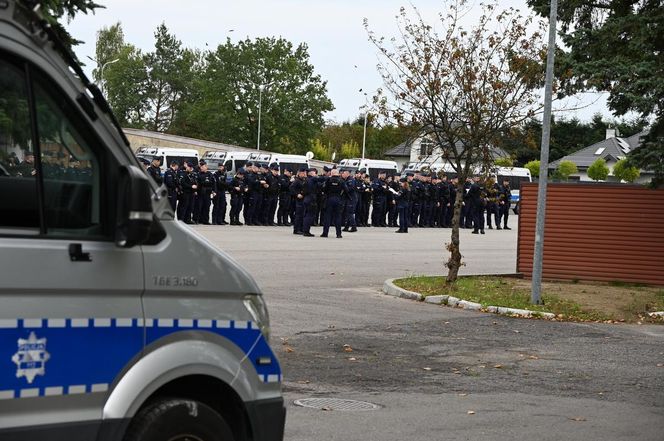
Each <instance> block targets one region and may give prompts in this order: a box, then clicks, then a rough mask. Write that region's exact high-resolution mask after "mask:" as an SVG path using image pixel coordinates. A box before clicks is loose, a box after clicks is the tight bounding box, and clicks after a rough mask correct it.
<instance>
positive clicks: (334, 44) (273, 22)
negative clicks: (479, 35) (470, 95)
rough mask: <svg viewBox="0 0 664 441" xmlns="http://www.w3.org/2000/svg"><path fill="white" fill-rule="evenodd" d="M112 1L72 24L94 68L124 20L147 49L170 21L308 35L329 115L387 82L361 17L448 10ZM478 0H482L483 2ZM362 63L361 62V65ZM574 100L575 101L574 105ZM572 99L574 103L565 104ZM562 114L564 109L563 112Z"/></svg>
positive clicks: (203, 36)
mask: <svg viewBox="0 0 664 441" xmlns="http://www.w3.org/2000/svg"><path fill="white" fill-rule="evenodd" d="M98 3H101V4H103V5H105V6H106V9H100V10H98V11H97V13H96V14H95V15H82V14H80V15H79V16H78V17H77V18H76V19H75V20H74V21H72V22H71V23H70V24H69V25H68V29H69V31H70V32H71V33H72V34H73V36H74V37H75V38H77V39H79V40H83V41H85V44H83V45H80V46H78V47H76V49H75V50H76V53H77V55H78V56H79V58H80V59H81V60H83V61H84V62H86V63H87V64H88V66H87V67H86V70H87V71H88V73H90V72H91V70H92V68H94V67H95V66H94V63H93V62H91V61H90V60H88V58H87V57H88V56H92V57H93V56H94V44H95V38H96V32H97V31H98V30H99V29H100V28H102V27H104V26H110V25H112V24H114V23H116V22H118V21H120V22H121V23H122V28H123V30H124V33H125V39H126V41H127V42H129V43H132V44H134V45H135V46H137V47H139V48H141V49H142V50H144V51H150V50H152V49H153V48H154V30H155V29H156V27H157V26H158V25H159V24H160V23H162V22H164V23H166V26H167V27H168V28H169V30H170V31H171V32H172V33H174V34H175V35H176V36H177V38H178V39H180V40H181V41H182V42H183V44H184V45H185V46H187V47H191V48H199V49H205V48H206V43H207V44H208V46H207V48H209V49H213V48H215V47H216V46H217V45H218V44H220V43H222V42H224V41H225V40H226V38H227V37H230V38H231V40H233V41H238V40H242V39H245V38H247V37H249V38H256V37H272V36H274V37H284V38H286V39H288V40H290V41H292V42H293V43H294V44H299V43H306V44H307V45H308V47H309V54H310V56H311V63H312V64H313V66H314V68H315V70H316V72H317V73H318V74H319V75H321V77H322V78H323V80H325V81H327V88H328V95H329V97H330V99H331V100H332V102H333V103H334V106H335V110H334V111H332V112H330V113H328V114H327V115H326V118H327V119H331V120H334V121H337V122H343V121H346V120H350V119H354V118H355V117H356V116H357V115H359V114H360V113H361V111H360V109H359V108H360V106H361V105H362V104H363V103H364V96H363V95H362V94H361V93H360V92H358V91H359V89H363V90H364V91H365V92H366V91H368V92H369V93H371V92H373V91H375V90H376V89H377V88H378V87H380V86H381V79H380V77H379V76H378V74H377V72H376V64H377V56H376V52H377V51H376V48H375V47H374V46H373V45H372V44H371V43H370V42H369V41H368V40H367V35H366V31H365V30H364V27H363V25H362V22H363V19H364V18H365V17H366V18H367V19H368V20H369V23H370V26H371V28H372V29H373V30H374V31H375V32H376V33H377V34H379V35H383V36H386V37H388V38H389V37H391V36H394V35H395V34H396V20H395V16H396V15H397V13H398V11H399V8H400V7H401V6H408V5H409V4H411V3H412V4H414V5H415V6H416V7H417V8H418V9H419V10H420V12H421V13H422V15H423V16H424V17H425V18H430V19H431V20H434V19H435V17H436V16H437V13H438V12H440V11H441V10H442V4H443V3H442V1H441V0H411V1H410V2H408V1H407V0H240V1H228V0H189V1H173V0H98ZM477 3H478V4H479V1H478V2H477ZM500 6H501V7H508V6H514V7H517V8H519V9H521V10H522V11H527V7H526V5H525V0H501V2H500ZM478 16H479V8H478V7H476V8H474V9H473V10H472V11H471V12H470V13H469V14H467V16H466V19H465V20H466V21H467V22H471V23H472V21H473V20H474V19H476V17H478ZM355 66H357V67H355ZM598 98H599V101H597V102H596V103H595V104H593V105H591V106H590V107H589V108H587V109H583V110H580V111H577V112H572V113H570V112H567V113H566V116H567V117H568V118H569V117H572V116H574V115H575V114H576V116H578V117H579V118H580V119H582V120H588V119H590V117H591V116H592V114H594V113H596V112H598V111H599V112H602V113H604V114H606V115H609V112H608V111H607V110H605V100H604V99H603V98H602V97H600V96H599V95H597V94H588V95H585V96H583V97H582V98H581V102H583V103H591V102H595V101H596V100H597V99H598ZM576 104H577V103H576V102H575V104H574V107H576ZM567 106H568V107H569V105H567ZM561 116H562V115H561Z"/></svg>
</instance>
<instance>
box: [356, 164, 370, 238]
mask: <svg viewBox="0 0 664 441" xmlns="http://www.w3.org/2000/svg"><path fill="white" fill-rule="evenodd" d="M361 176H362V192H361V193H360V210H359V213H360V218H361V219H362V224H361V225H362V226H363V227H368V226H369V207H370V206H371V179H370V178H369V175H367V172H366V170H364V169H362V170H361Z"/></svg>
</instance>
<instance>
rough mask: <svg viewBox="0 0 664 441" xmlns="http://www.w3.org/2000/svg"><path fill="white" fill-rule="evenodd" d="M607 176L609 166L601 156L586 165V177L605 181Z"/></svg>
mask: <svg viewBox="0 0 664 441" xmlns="http://www.w3.org/2000/svg"><path fill="white" fill-rule="evenodd" d="M607 176H609V167H608V166H607V165H606V161H605V160H604V159H602V158H599V159H597V160H596V161H595V162H593V163H592V164H590V167H588V177H589V178H590V179H592V180H593V181H605V180H606V177H607Z"/></svg>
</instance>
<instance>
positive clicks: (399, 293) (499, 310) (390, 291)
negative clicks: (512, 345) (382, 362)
mask: <svg viewBox="0 0 664 441" xmlns="http://www.w3.org/2000/svg"><path fill="white" fill-rule="evenodd" d="M394 280H395V279H388V280H386V281H385V283H384V284H383V292H384V293H385V294H387V295H388V296H394V297H400V298H402V299H409V300H417V301H419V302H421V301H422V300H424V302H425V303H431V304H433V305H446V306H451V307H453V308H462V309H467V310H469V311H482V305H481V304H480V303H475V302H469V301H468V300H463V299H459V298H457V297H453V296H447V295H440V296H428V297H424V296H423V295H422V294H420V293H417V292H414V291H408V290H407V289H403V288H399V287H398V286H396V285H395V284H394ZM486 312H491V313H494V314H502V315H511V316H517V317H542V318H546V319H553V318H555V317H556V315H555V314H553V313H551V312H540V311H530V310H528V309H516V308H506V307H503V306H487V307H486ZM649 315H650V316H651V317H655V316H658V317H664V311H660V312H651V313H650V314H649Z"/></svg>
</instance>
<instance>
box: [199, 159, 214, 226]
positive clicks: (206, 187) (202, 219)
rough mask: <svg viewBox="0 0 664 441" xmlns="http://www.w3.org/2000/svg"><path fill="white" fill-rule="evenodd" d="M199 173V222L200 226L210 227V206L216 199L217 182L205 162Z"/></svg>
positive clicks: (202, 163) (201, 164)
mask: <svg viewBox="0 0 664 441" xmlns="http://www.w3.org/2000/svg"><path fill="white" fill-rule="evenodd" d="M199 170H200V171H199V172H198V199H199V201H200V202H199V204H198V207H199V211H198V216H197V218H198V220H197V222H198V223H199V224H203V225H210V204H211V203H212V198H213V197H214V196H213V195H214V189H215V180H214V176H213V175H212V173H210V171H208V166H207V163H206V162H205V161H202V160H201V162H200V166H199Z"/></svg>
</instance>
